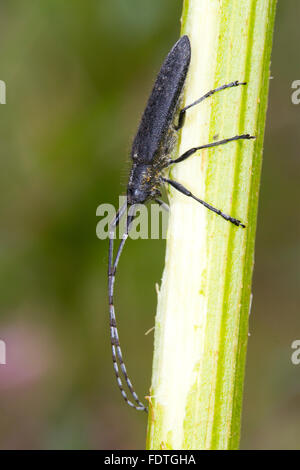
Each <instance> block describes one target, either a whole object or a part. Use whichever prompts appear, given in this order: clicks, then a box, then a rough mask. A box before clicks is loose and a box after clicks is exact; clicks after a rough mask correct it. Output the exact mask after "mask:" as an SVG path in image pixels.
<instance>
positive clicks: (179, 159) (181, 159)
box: [165, 134, 256, 167]
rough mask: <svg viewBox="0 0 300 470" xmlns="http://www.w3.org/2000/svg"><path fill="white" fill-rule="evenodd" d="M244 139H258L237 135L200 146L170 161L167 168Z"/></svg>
mask: <svg viewBox="0 0 300 470" xmlns="http://www.w3.org/2000/svg"><path fill="white" fill-rule="evenodd" d="M242 139H246V140H249V139H256V137H255V136H253V135H250V134H241V135H236V136H234V137H230V138H229V139H223V140H218V141H217V142H211V143H209V144H205V145H200V146H199V147H193V148H191V149H189V150H187V151H186V152H184V153H183V154H182V155H180V157H178V158H176V159H175V160H172V159H170V160H168V161H167V163H166V164H165V166H166V167H167V166H170V165H173V163H180V162H183V161H184V160H186V159H187V158H189V157H190V156H191V155H193V154H194V153H196V152H197V151H198V150H201V149H207V148H211V147H217V146H218V145H224V144H228V142H233V141H235V140H242Z"/></svg>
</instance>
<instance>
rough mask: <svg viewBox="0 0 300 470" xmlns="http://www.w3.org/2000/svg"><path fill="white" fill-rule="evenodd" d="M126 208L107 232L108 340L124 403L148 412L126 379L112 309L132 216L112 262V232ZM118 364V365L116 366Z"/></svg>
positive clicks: (128, 217)
mask: <svg viewBox="0 0 300 470" xmlns="http://www.w3.org/2000/svg"><path fill="white" fill-rule="evenodd" d="M126 206H127V201H126V202H125V203H124V204H123V206H122V207H121V208H120V209H119V211H118V212H117V214H116V217H115V218H114V220H113V221H112V222H111V224H110V230H109V263H108V265H109V267H108V296H109V321H110V340H111V350H112V359H113V366H114V371H115V376H116V379H117V383H118V387H119V389H120V392H121V394H122V396H123V398H124V400H125V401H126V403H127V404H128V405H129V406H131V407H132V408H135V409H136V410H138V411H146V412H147V411H148V410H147V408H146V407H145V405H143V403H142V402H141V401H140V400H139V397H138V395H137V393H136V392H135V390H134V388H133V386H132V383H131V380H130V378H129V377H128V373H127V369H126V366H125V363H124V359H123V355H122V350H121V346H120V340H119V334H118V327H117V322H116V314H115V307H114V297H113V296H114V283H115V278H116V270H117V266H118V263H119V260H120V256H121V253H122V251H123V248H124V245H125V242H126V240H127V238H128V232H129V229H130V225H131V222H132V221H133V219H134V214H130V212H132V211H130V210H129V214H128V216H127V224H126V232H125V233H124V234H123V237H122V240H121V242H120V244H119V247H118V251H117V255H116V258H115V261H113V243H114V230H115V228H116V227H117V226H118V225H119V223H120V219H121V217H122V216H123V214H124V212H125V209H126ZM118 362H119V364H118ZM119 366H120V368H121V371H122V374H123V376H124V379H125V382H126V384H127V387H128V389H129V391H130V393H131V395H132V397H133V399H134V401H135V402H136V403H137V405H136V404H134V403H133V402H132V401H130V400H129V398H128V396H127V393H126V391H125V390H124V386H123V382H122V379H121V377H120V370H119Z"/></svg>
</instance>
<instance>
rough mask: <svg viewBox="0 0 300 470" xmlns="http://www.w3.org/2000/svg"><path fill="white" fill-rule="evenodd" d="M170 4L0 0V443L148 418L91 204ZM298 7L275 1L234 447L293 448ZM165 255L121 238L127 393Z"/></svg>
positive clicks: (156, 54)
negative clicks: (116, 338) (113, 319)
mask: <svg viewBox="0 0 300 470" xmlns="http://www.w3.org/2000/svg"><path fill="white" fill-rule="evenodd" d="M181 6H182V4H181V1H179V0H177V1H174V0H164V1H163V2H162V1H161V0H144V1H141V0H126V1H125V0H109V1H103V0H102V1H101V0H85V1H82V0H73V1H72V2H68V1H63V0H43V1H40V2H37V1H34V0H27V1H26V2H24V1H21V0H10V1H2V2H1V6H0V37H1V49H0V65H1V67H0V71H1V72H0V79H1V80H4V81H5V82H6V84H7V104H6V105H1V106H0V113H1V125H0V139H1V153H2V158H1V171H0V183H1V199H0V206H1V220H2V224H1V225H2V228H1V244H0V257H1V260H0V289H1V296H0V308H1V316H0V339H2V340H5V341H6V344H7V361H8V364H7V365H6V366H0V416H1V419H0V448H1V449H11V448H13V449H20V448H26V449H40V448H50V449H53V448H60V449H64V448H67V449H76V448H80V449H93V448H100V449H114V448H118V449H137V448H144V442H145V432H146V416H145V415H144V414H143V413H137V412H134V411H133V410H131V409H130V408H129V407H127V406H126V405H125V403H124V402H123V400H122V398H121V396H120V393H119V391H118V389H117V387H116V384H115V378H114V375H113V368H112V363H111V353H110V346H109V329H108V307H107V294H106V286H107V279H106V270H107V248H108V247H107V241H100V240H98V239H97V238H96V233H95V229H96V223H97V217H96V208H97V206H98V205H99V204H101V203H103V202H108V203H112V204H117V203H118V196H119V194H122V193H124V191H125V187H126V178H127V172H128V167H129V159H128V153H129V150H130V144H131V141H132V139H133V136H134V133H135V131H136V127H137V124H138V121H139V118H140V116H141V113H142V110H143V107H144V105H145V102H146V99H147V96H148V94H149V91H150V89H151V85H152V83H153V79H154V77H155V74H156V73H157V71H158V70H159V67H160V64H161V62H162V60H163V58H164V56H165V54H166V52H167V51H168V50H169V49H170V47H171V46H172V44H173V43H174V42H175V40H176V39H177V37H178V35H179V18H180V13H181ZM299 15H300V4H299V2H295V1H292V0H286V1H284V2H279V6H278V14H277V21H276V30H275V40H274V51H273V59H272V76H273V77H274V78H273V80H272V81H271V89H270V104H269V110H268V121H267V129H266V140H265V153H264V165H263V175H262V188H261V198H260V210H259V220H258V235H257V245H256V264H255V276H254V286H253V292H254V297H253V306H252V312H251V318H250V333H251V336H250V338H249V349H248V361H247V371H246V387H245V398H244V411H243V427H242V448H273V449H276V448H285V449H288V448H298V449H299V448H300V437H299V427H300V426H299V423H300V365H299V366H295V365H292V363H291V360H290V356H291V353H292V350H291V343H292V341H293V340H295V339H300V315H299V261H300V251H299V235H300V224H299V222H300V218H299V195H300V192H299V179H300V159H299V131H298V128H299V116H300V105H299V106H295V105H293V104H292V103H291V92H292V90H291V83H292V81H294V80H296V79H300V76H299V60H298V59H299V51H298V49H299V47H298V45H299V24H298V18H299ZM232 78H233V79H235V78H236V77H232ZM163 261H164V242H163V241H161V240H152V241H151V240H138V241H132V240H130V241H129V242H128V244H127V246H126V250H125V252H124V256H123V258H122V260H121V265H120V269H119V274H118V280H117V289H116V292H117V296H116V304H117V310H118V311H119V312H120V315H119V327H120V335H121V340H122V344H123V350H124V353H125V357H126V361H127V363H128V369H129V372H130V373H131V374H130V375H132V377H133V380H134V383H135V385H136V388H137V390H138V392H139V394H140V395H143V393H147V390H148V388H149V384H150V378H151V361H152V347H153V332H152V333H151V334H149V335H148V336H144V333H145V332H146V331H147V330H148V329H149V328H151V327H152V326H153V324H154V315H155V306H156V295H155V288H154V286H155V282H159V280H160V277H161V273H162V268H163Z"/></svg>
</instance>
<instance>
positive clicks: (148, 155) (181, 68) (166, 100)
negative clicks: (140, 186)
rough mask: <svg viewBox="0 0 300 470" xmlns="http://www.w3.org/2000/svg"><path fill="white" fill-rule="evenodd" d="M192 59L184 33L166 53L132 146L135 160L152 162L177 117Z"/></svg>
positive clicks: (188, 42)
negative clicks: (175, 116) (177, 108)
mask: <svg viewBox="0 0 300 470" xmlns="http://www.w3.org/2000/svg"><path fill="white" fill-rule="evenodd" d="M190 59H191V46H190V41H189V38H188V37H187V36H182V38H180V39H179V41H177V43H176V44H175V45H174V47H173V48H172V50H171V51H170V52H169V54H168V55H167V57H166V59H165V61H164V63H163V65H162V67H161V69H160V72H159V74H158V76H157V78H156V81H155V84H154V87H153V90H152V92H151V95H150V97H149V100H148V103H147V106H146V109H145V111H144V114H143V117H142V119H141V123H140V126H139V128H138V131H137V134H136V136H135V139H134V142H133V145H132V151H131V157H132V159H136V158H138V160H139V161H140V162H143V163H150V162H152V161H153V159H154V158H155V156H156V154H157V152H158V150H159V148H160V146H161V143H162V141H163V139H164V137H165V134H166V132H167V131H168V129H169V127H170V125H171V123H172V120H173V118H174V114H175V112H176V107H177V103H178V99H179V97H180V94H181V91H182V88H183V85H184V82H185V78H186V75H187V71H188V68H189V64H190Z"/></svg>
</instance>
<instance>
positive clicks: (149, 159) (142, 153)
mask: <svg viewBox="0 0 300 470" xmlns="http://www.w3.org/2000/svg"><path fill="white" fill-rule="evenodd" d="M190 60H191V44H190V41H189V38H188V36H186V35H185V36H182V37H181V38H180V39H179V40H178V41H177V42H176V44H175V45H174V46H173V48H172V49H171V51H170V52H169V54H168V55H167V57H166V59H165V61H164V63H163V65H162V67H161V69H160V71H159V73H158V75H157V78H156V81H155V83H154V86H153V89H152V92H151V94H150V97H149V100H148V103H147V105H146V108H145V111H144V113H143V116H142V119H141V122H140V125H139V128H138V131H137V134H136V136H135V138H134V141H133V145H132V150H131V160H132V167H131V170H130V175H129V181H128V186H127V201H126V202H125V203H124V204H123V206H122V207H121V208H120V209H119V211H118V212H117V214H116V216H115V218H114V219H113V221H112V222H111V224H110V230H109V266H108V294H109V317H110V335H111V348H112V357H113V365H114V370H115V375H116V379H117V383H118V386H119V389H120V391H121V394H122V396H123V398H124V400H125V401H126V402H127V403H128V405H129V406H131V407H133V408H135V409H137V410H142V411H146V412H147V407H146V406H145V405H144V404H143V403H142V402H141V401H140V400H139V398H138V395H137V394H136V392H135V390H134V388H133V385H132V383H131V381H130V379H129V377H128V373H127V369H126V366H125V363H124V360H123V355H122V351H121V347H120V341H119V335H118V329H117V323H116V316H115V308H114V297H113V296H114V283H115V275H116V269H117V266H118V263H119V259H120V256H121V253H122V250H123V247H124V245H125V242H126V239H127V238H128V233H129V230H130V225H131V223H132V221H133V219H134V212H135V211H134V207H135V205H136V204H144V203H145V202H147V201H149V200H151V199H153V200H155V201H156V202H158V203H159V204H161V205H164V203H163V202H162V201H161V200H160V199H158V198H159V196H161V186H163V185H164V184H169V185H171V186H172V187H173V188H174V189H176V190H177V191H179V192H181V193H182V194H184V195H186V196H188V197H191V198H193V199H195V200H196V201H197V202H199V203H200V204H202V205H204V206H205V207H206V208H207V209H209V210H211V211H213V212H215V213H216V214H217V215H219V216H221V217H222V218H223V219H225V220H227V221H229V222H231V223H232V224H234V225H236V226H237V227H241V228H245V225H244V224H243V223H242V222H241V221H240V220H238V219H235V218H234V217H231V216H230V215H227V214H225V213H223V212H222V211H221V210H220V209H217V208H215V207H213V206H212V205H210V204H208V203H207V202H205V201H203V200H202V199H199V198H198V197H196V196H195V195H194V194H192V193H191V192H190V191H189V190H188V189H187V188H185V187H184V186H183V185H182V184H181V183H179V182H177V181H174V180H171V179H169V178H167V177H166V175H165V173H166V171H167V169H168V167H170V166H171V165H174V164H178V163H180V162H182V161H184V160H186V159H187V158H189V157H190V156H191V155H193V154H194V153H195V152H197V151H198V150H201V149H205V148H211V147H216V146H218V145H223V144H226V143H228V142H232V141H236V140H243V139H245V140H248V139H255V136H251V135H249V134H241V135H236V136H234V137H230V138H227V139H223V140H220V141H215V142H212V143H209V144H206V145H201V146H198V147H193V148H191V149H189V150H187V151H186V152H185V153H184V154H183V155H181V156H179V157H178V158H176V159H175V160H172V159H171V158H170V154H171V152H172V149H173V147H174V145H175V143H176V140H177V134H178V131H179V130H180V129H181V128H182V127H183V125H184V121H185V115H186V111H187V110H188V109H190V108H191V107H193V106H195V105H197V104H199V103H201V102H202V101H203V100H205V99H206V98H208V97H210V96H211V95H213V94H214V93H216V92H219V91H221V90H225V89H227V88H232V87H237V86H240V85H246V82H239V81H234V82H231V83H228V84H226V85H222V86H220V87H218V88H215V89H213V90H211V91H209V92H208V93H206V94H205V95H203V96H201V97H200V98H199V99H197V100H196V101H194V102H193V103H191V104H189V105H188V106H185V107H184V108H182V109H179V107H180V99H181V96H182V92H183V88H184V83H185V80H186V76H187V73H188V69H189V65H190ZM176 118H177V122H175V121H176ZM127 205H128V206H129V208H130V209H129V212H128V215H127V222H126V230H125V233H124V234H123V237H122V240H121V242H120V245H119V247H118V251H117V254H116V257H115V259H113V239H114V231H115V229H116V227H117V226H118V225H119V222H120V219H121V217H122V216H123V215H124V213H125V211H126V207H127ZM164 206H165V205H164ZM121 376H123V378H124V380H125V383H126V384H127V387H128V389H129V392H130V394H131V396H132V399H133V400H131V399H129V398H128V394H127V393H126V391H125V389H124V386H123V382H122V377H121Z"/></svg>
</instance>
